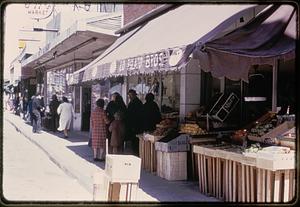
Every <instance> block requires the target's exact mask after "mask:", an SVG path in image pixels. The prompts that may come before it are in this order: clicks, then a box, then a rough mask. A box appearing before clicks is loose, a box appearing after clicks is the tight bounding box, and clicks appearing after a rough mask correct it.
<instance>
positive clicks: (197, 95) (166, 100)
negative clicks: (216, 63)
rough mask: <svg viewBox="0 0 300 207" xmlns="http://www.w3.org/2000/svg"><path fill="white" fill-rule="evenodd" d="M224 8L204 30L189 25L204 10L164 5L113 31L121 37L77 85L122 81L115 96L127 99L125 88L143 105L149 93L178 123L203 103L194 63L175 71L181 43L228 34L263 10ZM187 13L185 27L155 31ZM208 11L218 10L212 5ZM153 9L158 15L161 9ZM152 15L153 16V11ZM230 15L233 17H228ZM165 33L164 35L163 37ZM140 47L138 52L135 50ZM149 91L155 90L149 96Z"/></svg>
mask: <svg viewBox="0 0 300 207" xmlns="http://www.w3.org/2000/svg"><path fill="white" fill-rule="evenodd" d="M168 6H169V5H168ZM227 6H228V8H227V9H228V11H227V12H228V13H226V12H225V14H222V15H220V16H218V17H215V19H213V18H210V19H213V20H211V21H212V22H211V24H209V23H206V24H208V25H209V26H208V28H196V29H195V28H193V27H191V26H189V25H191V24H192V22H194V20H195V19H201V18H202V19H203V18H204V16H205V18H207V15H208V14H207V11H206V12H205V14H202V16H201V15H200V16H201V17H200V16H199V17H197V18H196V17H195V16H194V15H199V13H203V12H200V11H202V10H207V8H204V7H203V6H200V5H193V6H187V5H185V6H180V7H178V8H177V7H176V6H175V7H174V8H172V7H170V6H169V7H168V8H166V10H165V13H163V12H162V14H160V15H161V16H159V15H158V17H156V18H154V19H153V17H151V16H150V17H148V18H149V19H150V20H148V21H149V22H147V20H144V22H143V23H141V22H139V21H140V20H139V21H137V24H136V25H134V22H133V23H130V24H129V25H128V26H125V27H124V28H125V29H124V31H122V30H120V31H119V33H122V35H121V37H120V38H119V39H118V40H117V41H116V42H115V43H114V44H113V45H112V46H111V47H110V48H108V49H107V51H105V52H104V53H103V54H102V55H101V56H99V57H98V58H97V59H96V60H95V61H93V62H91V63H90V64H89V65H87V66H86V67H85V68H83V69H81V70H80V71H81V72H83V79H82V82H89V81H97V80H101V79H110V78H113V77H123V79H122V80H123V81H122V82H123V84H122V85H124V86H121V87H119V88H122V91H121V94H122V95H123V98H124V99H125V100H127V94H126V92H127V91H128V90H129V89H135V90H136V91H137V93H138V96H139V98H141V100H144V96H145V94H146V93H148V92H153V93H154V94H155V95H156V102H157V103H158V104H159V106H160V108H161V109H163V110H162V111H164V109H166V111H177V112H179V114H180V117H181V119H184V117H185V116H186V115H187V113H188V112H190V111H193V110H196V109H197V108H199V105H200V104H202V103H205V101H203V100H202V99H201V97H202V98H203V93H204V92H202V91H204V90H205V89H204V88H205V87H204V88H203V86H204V85H203V83H202V82H203V80H202V79H203V77H202V76H203V75H201V74H202V73H203V72H202V71H201V68H200V67H199V62H198V60H197V59H193V58H191V59H190V61H189V62H188V64H186V65H185V66H184V67H181V68H180V70H179V68H178V67H177V66H175V65H176V64H177V63H178V61H179V60H180V58H181V57H182V55H183V53H185V52H186V49H187V48H186V46H187V43H192V42H194V41H196V37H197V39H198V38H199V36H200V37H201V36H203V37H202V40H203V41H206V40H208V39H211V38H216V37H218V36H220V35H222V34H226V33H229V32H230V31H232V30H234V29H235V28H237V27H240V26H242V25H244V24H246V23H247V22H248V21H250V20H251V19H252V18H253V17H254V15H256V14H257V13H259V12H260V11H261V10H262V9H263V8H264V6H257V7H252V8H251V6H244V7H243V6H242V7H234V6H233V7H230V6H229V5H227ZM190 9H192V10H195V11H194V12H190V13H192V15H191V16H190V17H186V18H187V19H186V20H185V21H186V22H183V23H182V25H176V26H169V27H170V28H168V29H166V30H164V32H163V31H160V28H164V27H166V25H167V23H168V21H176V19H177V18H178V19H180V18H182V17H181V15H183V14H184V13H186V11H187V10H190ZM209 9H220V8H219V7H218V6H215V7H214V6H212V7H211V8H209ZM243 9H244V10H243ZM157 10H160V11H161V10H162V7H160V8H158V9H157ZM221 10H222V9H221ZM221 10H220V11H221ZM152 13H154V14H155V10H154V11H153V12H152ZM234 13H237V14H236V15H234V16H232V14H234ZM189 18H190V19H189ZM140 19H141V18H140ZM241 19H242V20H241ZM176 22H177V21H176ZM187 22H189V23H187ZM162 25H165V26H162ZM216 25H217V27H216ZM178 28H180V30H178ZM125 31H126V32H125ZM166 31H168V32H167V33H168V34H164V33H166ZM179 33H180V34H182V35H180V34H179ZM161 34H164V35H161ZM187 34H189V35H187ZM186 36H187V37H186ZM176 37H177V38H176ZM152 39H153V40H152ZM141 44H143V47H139V45H141ZM158 48H160V49H158ZM163 48H167V49H163ZM128 51H132V52H128ZM131 53H132V54H131ZM74 75H76V73H75V74H74ZM201 80H202V81H201ZM220 82H221V83H218V85H219V90H220V91H224V90H225V80H224V79H223V80H221V81H220ZM201 85H202V87H201ZM155 87H156V89H155V90H156V91H153V89H154V88H155ZM158 88H160V89H158ZM201 88H202V90H201ZM100 93H101V92H100ZM100 93H99V94H100ZM99 97H100V96H99ZM103 98H104V97H103ZM105 98H107V97H105Z"/></svg>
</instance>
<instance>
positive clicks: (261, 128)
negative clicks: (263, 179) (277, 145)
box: [249, 118, 277, 137]
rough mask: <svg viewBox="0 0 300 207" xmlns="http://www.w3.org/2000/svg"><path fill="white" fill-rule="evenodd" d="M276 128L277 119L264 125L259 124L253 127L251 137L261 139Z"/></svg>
mask: <svg viewBox="0 0 300 207" xmlns="http://www.w3.org/2000/svg"><path fill="white" fill-rule="evenodd" d="M276 126H277V119H276V118H272V119H271V121H270V122H267V123H263V124H261V123H258V122H257V123H256V126H255V127H253V128H252V129H251V130H250V133H249V135H251V136H256V137H261V136H263V135H264V134H266V133H268V132H269V131H271V130H272V129H274V128H275V127H276Z"/></svg>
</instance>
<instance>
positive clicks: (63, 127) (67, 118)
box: [57, 96, 76, 138]
mask: <svg viewBox="0 0 300 207" xmlns="http://www.w3.org/2000/svg"><path fill="white" fill-rule="evenodd" d="M62 101H63V102H62V103H61V104H60V105H59V106H58V108H57V114H58V115H59V116H60V117H59V127H58V128H57V130H58V131H63V132H64V137H65V138H68V131H69V130H70V126H71V121H72V118H73V116H74V109H73V106H72V104H71V103H69V101H68V99H67V98H66V97H64V96H63V97H62ZM75 119H76V117H75Z"/></svg>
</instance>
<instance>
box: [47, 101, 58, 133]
mask: <svg viewBox="0 0 300 207" xmlns="http://www.w3.org/2000/svg"><path fill="white" fill-rule="evenodd" d="M59 104H60V102H59V101H58V99H57V96H56V95H53V96H52V100H51V101H50V103H49V108H50V114H51V130H52V131H53V132H56V130H57V127H58V122H59V117H58V114H57V108H58V106H59Z"/></svg>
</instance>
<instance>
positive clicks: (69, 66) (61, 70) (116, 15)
mask: <svg viewBox="0 0 300 207" xmlns="http://www.w3.org/2000/svg"><path fill="white" fill-rule="evenodd" d="M62 14H63V13H59V14H57V15H56V16H54V17H53V19H52V20H51V21H50V22H49V23H48V25H47V27H49V28H52V27H53V26H55V25H56V26H57V25H60V26H61V27H59V28H58V29H60V35H54V36H53V35H52V36H49V35H48V36H47V38H48V40H47V41H46V42H47V44H46V45H45V46H44V47H43V48H42V49H41V50H40V51H39V52H38V53H36V54H34V55H33V56H32V57H30V58H29V59H27V60H26V61H24V62H23V63H22V66H23V68H26V69H27V70H29V71H31V72H33V73H35V74H36V92H37V93H41V94H42V95H43V96H44V102H45V105H46V106H47V105H49V103H50V101H51V97H52V95H54V94H56V95H57V97H58V98H59V100H61V98H62V96H66V97H67V98H68V99H69V101H70V102H71V103H72V104H73V106H74V110H75V116H76V119H75V118H74V120H73V123H72V126H73V127H72V128H73V129H74V130H87V131H88V130H89V125H85V123H89V116H90V110H86V109H87V108H90V101H91V99H90V97H91V86H86V87H81V86H71V85H69V84H68V83H69V81H70V80H69V79H70V74H72V73H73V72H75V71H76V70H79V69H80V68H82V67H84V66H85V65H87V64H88V63H89V62H91V61H92V60H93V59H95V57H97V55H99V54H101V53H102V52H103V51H104V50H105V49H106V48H107V47H108V46H109V45H110V44H111V43H112V42H114V40H115V39H116V38H117V37H116V35H114V31H115V30H116V29H118V28H120V27H121V21H122V15H121V12H113V13H108V14H107V15H102V16H101V13H98V16H93V17H91V15H92V14H89V15H88V16H89V18H87V19H81V20H78V21H75V22H74V20H73V22H71V23H70V21H63V17H66V18H67V20H70V18H68V17H67V16H66V15H62ZM94 15H97V14H94ZM59 22H60V23H59ZM68 22H69V24H68V25H69V28H68V29H67V30H66V27H63V25H65V26H68V25H66V23H68ZM106 23H108V25H109V24H111V27H110V28H108V27H105V28H104V29H103V28H102V26H103V24H106ZM52 29H53V28H52ZM82 98H83V99H82ZM86 104H87V106H85V105H86ZM82 118H83V119H82Z"/></svg>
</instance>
